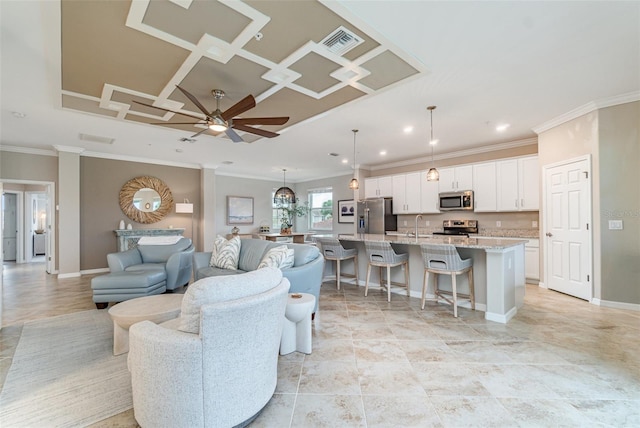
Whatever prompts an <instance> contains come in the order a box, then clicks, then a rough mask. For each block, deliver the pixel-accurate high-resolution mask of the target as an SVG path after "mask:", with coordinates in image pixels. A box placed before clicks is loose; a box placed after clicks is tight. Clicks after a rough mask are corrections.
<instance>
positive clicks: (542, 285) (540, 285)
mask: <svg viewBox="0 0 640 428" xmlns="http://www.w3.org/2000/svg"><path fill="white" fill-rule="evenodd" d="M538 287H540V288H544V289H547V286H546V285H545V283H544V282H542V281H540V282H539V283H538Z"/></svg>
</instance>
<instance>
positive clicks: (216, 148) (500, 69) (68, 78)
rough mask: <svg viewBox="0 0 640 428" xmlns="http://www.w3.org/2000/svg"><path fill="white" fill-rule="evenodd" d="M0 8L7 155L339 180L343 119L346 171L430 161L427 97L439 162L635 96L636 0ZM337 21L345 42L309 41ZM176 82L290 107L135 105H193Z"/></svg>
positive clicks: (99, 2) (178, 1)
mask: <svg viewBox="0 0 640 428" xmlns="http://www.w3.org/2000/svg"><path fill="white" fill-rule="evenodd" d="M0 18H1V20H2V26H1V27H2V28H1V37H2V39H1V42H2V46H1V48H2V49H1V51H0V52H1V60H2V61H1V63H0V64H1V79H2V80H1V83H2V86H1V92H0V103H1V112H0V113H1V115H0V125H1V127H0V144H1V145H2V147H3V149H4V150H15V151H26V152H38V153H51V152H53V147H54V146H65V147H68V148H69V147H70V148H73V149H77V150H82V151H83V154H84V155H89V156H103V157H109V158H116V159H129V160H136V161H142V162H153V163H156V162H157V163H165V164H171V165H179V166H187V167H194V168H199V167H207V168H215V169H216V171H217V173H219V174H230V175H239V176H250V177H257V178H269V179H274V180H280V179H281V177H282V169H283V168H286V169H287V180H288V181H292V182H295V181H301V180H310V179H314V178H321V177H328V176H336V175H350V174H351V173H352V168H351V165H352V163H353V162H354V159H353V143H354V141H353V133H352V132H351V130H352V129H359V132H358V134H357V138H358V140H357V151H356V159H355V162H356V163H357V164H358V166H360V167H363V168H372V169H376V168H381V167H382V166H383V165H388V164H393V165H401V164H408V163H416V162H426V161H428V160H429V159H430V153H431V152H430V148H429V147H428V145H427V140H428V138H429V132H430V129H429V117H428V113H427V110H426V107H427V106H429V105H437V106H438V107H437V109H436V110H435V112H434V133H435V136H436V137H437V138H438V139H439V140H440V143H439V144H438V146H436V148H435V150H434V152H435V158H436V160H437V159H438V158H443V157H447V156H452V155H453V154H455V153H460V152H461V151H462V152H465V153H476V152H481V151H487V150H492V149H495V148H499V147H509V146H514V145H516V146H517V145H520V144H527V143H531V142H532V141H533V142H534V141H535V132H533V130H532V129H533V128H534V127H537V126H539V125H541V124H543V123H546V122H548V121H550V120H552V119H554V118H556V117H558V116H560V115H563V114H565V113H567V112H570V111H572V110H574V109H578V108H580V107H582V106H584V105H585V104H587V103H590V102H593V101H598V100H603V99H604V100H610V99H612V97H613V98H615V99H621V100H633V99H637V98H638V94H639V93H640V92H639V91H640V2H638V1H628V2H607V1H590V2H582V1H568V2H563V1H558V2H539V1H518V2H475V1H471V2H451V1H402V0H395V1H391V0H388V1H354V0H339V1H338V0H321V1H315V0H300V1H280V0H273V1H268V0H263V1H236V0H221V1H217V0H211V1H192V0H154V1H147V0H136V1H124V0H123V1H106V0H93V1H68V0H64V1H62V2H60V1H57V0H46V1H45V0H43V1H28V2H24V1H0ZM337 30H343V31H345V32H346V33H348V34H350V35H351V36H349V35H347V36H344V37H343V39H342V41H343V43H344V44H345V45H348V41H349V40H348V39H349V37H353V40H355V43H353V46H347V47H346V48H345V49H346V50H345V51H344V52H340V51H333V52H332V51H331V50H330V49H329V48H328V47H327V46H325V44H324V43H323V42H324V41H325V40H326V39H327V38H328V37H329V36H330V35H331V34H333V33H334V32H335V31H337ZM342 47H343V46H342V44H338V48H342ZM349 47H350V48H351V49H350V50H349ZM176 85H180V86H181V87H183V88H185V89H186V90H188V91H189V92H190V93H192V94H193V95H195V97H196V98H197V99H198V100H200V101H201V102H202V104H204V106H205V107H206V108H207V109H210V110H214V109H215V108H216V102H215V99H214V97H213V96H212V94H211V91H212V90H213V89H222V90H224V91H225V93H226V96H225V97H224V98H223V99H222V100H221V105H220V109H221V110H223V111H224V110H225V109H227V108H229V107H230V106H231V105H233V104H234V103H236V102H238V101H240V100H241V99H242V98H244V97H245V96H246V95H248V94H252V95H253V96H254V97H255V99H256V103H257V105H256V107H255V108H253V109H251V110H249V111H247V112H245V113H243V114H242V117H243V118H247V117H269V116H288V117H290V119H289V121H288V122H287V123H286V124H285V125H280V126H274V125H269V126H266V125H264V126H263V129H265V130H269V131H273V132H277V133H279V134H280V135H279V136H277V137H275V138H261V137H259V136H256V135H253V134H249V133H242V132H239V134H240V135H241V136H242V138H243V139H244V140H245V141H246V143H233V142H232V141H231V140H230V139H228V138H227V137H226V135H225V134H224V133H222V134H218V135H213V134H210V133H209V131H205V132H204V133H202V134H200V135H198V136H197V137H195V138H191V137H192V136H193V135H194V134H196V133H198V132H199V131H202V130H203V129H204V127H203V126H202V125H196V126H194V125H179V124H176V122H185V121H189V120H185V119H189V118H188V117H186V116H183V115H179V114H172V113H169V112H166V111H164V110H160V109H155V108H148V107H144V106H141V105H140V104H136V103H134V102H133V101H134V100H135V101H139V102H142V103H145V104H152V105H154V106H157V107H161V108H164V109H167V110H174V111H179V112H182V113H186V114H189V115H195V116H198V117H203V115H202V114H201V112H200V111H199V110H198V108H197V107H196V106H194V104H193V103H192V102H191V101H190V100H189V99H187V98H186V97H185V96H184V95H183V94H182V93H181V92H180V91H178V90H176ZM616 97H617V98H616ZM151 123H163V124H164V125H152V124H151ZM501 123H508V124H510V127H508V128H507V130H506V131H503V132H497V131H496V125H498V124H501ZM408 128H412V129H413V130H412V131H408V130H407V129H408ZM1 153H2V151H0V155H1ZM330 153H333V154H335V155H336V156H330V155H329V154H330ZM381 153H386V154H381Z"/></svg>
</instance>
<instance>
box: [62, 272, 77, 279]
mask: <svg viewBox="0 0 640 428" xmlns="http://www.w3.org/2000/svg"><path fill="white" fill-rule="evenodd" d="M80 276H82V274H81V273H80V272H71V273H59V274H58V279H65V278H79V277H80Z"/></svg>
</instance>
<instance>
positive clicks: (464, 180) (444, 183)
mask: <svg viewBox="0 0 640 428" xmlns="http://www.w3.org/2000/svg"><path fill="white" fill-rule="evenodd" d="M438 172H439V173H440V181H439V182H438V183H439V189H440V192H457V191H463V190H471V189H473V166H472V165H463V166H456V167H452V168H442V169H439V170H438Z"/></svg>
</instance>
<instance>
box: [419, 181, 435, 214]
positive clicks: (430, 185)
mask: <svg viewBox="0 0 640 428" xmlns="http://www.w3.org/2000/svg"><path fill="white" fill-rule="evenodd" d="M426 175H427V172H426V171H423V172H422V174H421V176H422V177H423V178H424V179H423V180H422V182H421V183H420V193H421V195H420V204H421V207H420V212H421V213H423V214H434V213H439V212H440V208H439V205H440V204H439V203H438V202H439V198H438V191H439V188H438V186H439V182H438V181H427V179H426Z"/></svg>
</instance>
